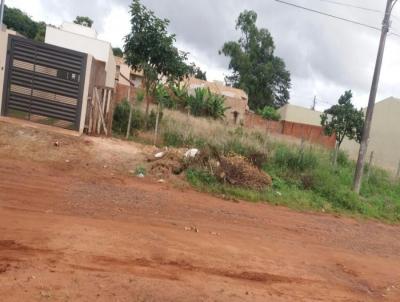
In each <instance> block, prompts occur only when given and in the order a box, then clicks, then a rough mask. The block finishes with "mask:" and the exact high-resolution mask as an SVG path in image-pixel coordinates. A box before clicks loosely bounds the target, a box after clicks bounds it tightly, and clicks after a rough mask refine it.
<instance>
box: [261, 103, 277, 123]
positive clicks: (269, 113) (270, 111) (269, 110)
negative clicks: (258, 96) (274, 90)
mask: <svg viewBox="0 0 400 302" xmlns="http://www.w3.org/2000/svg"><path fill="white" fill-rule="evenodd" d="M257 113H258V114H259V115H261V116H262V117H263V118H265V119H266V120H272V121H279V120H280V119H281V115H280V113H279V112H278V110H276V109H275V108H274V107H271V106H265V107H264V108H263V109H258V111H257Z"/></svg>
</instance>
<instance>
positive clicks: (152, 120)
mask: <svg viewBox="0 0 400 302" xmlns="http://www.w3.org/2000/svg"><path fill="white" fill-rule="evenodd" d="M163 115H164V114H163V112H162V111H160V116H159V123H161V121H162V118H163ZM156 120H157V112H156V111H154V110H153V109H151V111H150V115H149V119H148V121H147V125H146V130H154V129H155V127H156Z"/></svg>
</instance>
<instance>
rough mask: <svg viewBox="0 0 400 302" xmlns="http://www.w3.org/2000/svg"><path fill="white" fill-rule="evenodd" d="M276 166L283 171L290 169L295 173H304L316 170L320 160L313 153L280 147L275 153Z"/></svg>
mask: <svg viewBox="0 0 400 302" xmlns="http://www.w3.org/2000/svg"><path fill="white" fill-rule="evenodd" d="M273 161H274V164H275V165H276V166H278V167H280V168H281V169H289V170H291V171H294V172H304V171H306V170H312V169H314V168H315V167H316V166H317V164H318V159H317V157H316V156H315V154H314V153H313V152H312V151H304V150H301V149H297V150H296V148H291V149H290V148H289V147H288V146H280V147H279V148H278V149H277V150H276V151H275V156H274V158H273Z"/></svg>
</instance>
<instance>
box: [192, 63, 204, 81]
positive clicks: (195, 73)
mask: <svg viewBox="0 0 400 302" xmlns="http://www.w3.org/2000/svg"><path fill="white" fill-rule="evenodd" d="M190 74H191V75H192V76H194V77H195V78H196V79H199V80H204V81H207V72H205V71H202V70H201V68H200V67H198V66H197V65H196V64H195V63H192V64H191V65H190Z"/></svg>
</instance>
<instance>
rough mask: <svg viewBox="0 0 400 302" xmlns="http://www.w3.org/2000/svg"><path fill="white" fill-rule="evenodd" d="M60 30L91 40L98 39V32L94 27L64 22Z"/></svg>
mask: <svg viewBox="0 0 400 302" xmlns="http://www.w3.org/2000/svg"><path fill="white" fill-rule="evenodd" d="M60 29H62V30H64V31H68V32H72V33H75V34H78V35H82V36H86V37H89V38H93V39H97V32H96V30H95V29H94V28H93V27H87V26H82V25H79V24H75V23H71V22H64V23H63V24H62V25H61V26H60Z"/></svg>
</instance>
